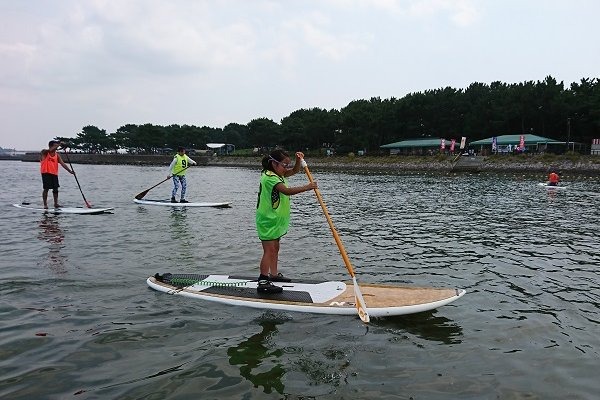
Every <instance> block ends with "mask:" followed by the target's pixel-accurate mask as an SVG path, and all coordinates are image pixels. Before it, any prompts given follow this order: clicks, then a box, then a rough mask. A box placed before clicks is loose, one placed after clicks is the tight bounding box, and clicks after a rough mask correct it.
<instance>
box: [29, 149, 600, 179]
mask: <svg viewBox="0 0 600 400" xmlns="http://www.w3.org/2000/svg"><path fill="white" fill-rule="evenodd" d="M69 157H70V161H71V162H72V163H74V164H125V165H168V164H169V163H170V162H171V160H172V156H170V155H120V154H71V155H70V156H69ZM192 158H194V160H196V161H197V162H198V163H199V164H200V165H211V166H224V167H247V168H256V169H260V168H261V157H236V156H212V157H209V156H195V157H192ZM22 161H30V162H34V161H35V162H37V161H39V154H38V153H27V154H25V156H24V157H23V158H22ZM306 161H307V162H308V165H309V166H310V167H311V168H315V169H327V170H339V171H348V170H354V171H387V172H390V173H397V172H402V171H442V172H443V171H447V172H451V171H472V172H487V171H489V172H494V171H502V172H543V173H548V172H549V170H551V169H556V170H557V171H559V173H580V174H590V175H600V156H591V155H588V156H581V155H577V154H568V155H562V156H556V155H551V154H546V155H497V156H488V157H481V156H478V157H469V156H463V157H461V158H460V159H459V160H458V162H454V158H453V157H450V156H448V157H445V156H423V157H419V156H379V157H371V156H369V157H364V156H336V157H310V156H307V157H306Z"/></svg>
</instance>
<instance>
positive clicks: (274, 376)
mask: <svg viewBox="0 0 600 400" xmlns="http://www.w3.org/2000/svg"><path fill="white" fill-rule="evenodd" d="M282 323H283V321H281V320H272V319H269V320H262V321H260V326H261V327H262V331H260V332H259V333H257V334H255V335H252V336H250V337H249V338H248V339H247V340H245V341H243V342H241V343H240V344H239V345H237V346H235V347H230V348H229V349H227V355H228V356H229V364H231V365H239V366H240V375H241V376H242V377H244V378H246V379H247V380H249V381H250V382H252V384H254V387H256V388H258V387H259V386H262V388H263V391H264V392H265V393H271V392H272V391H273V390H275V391H277V393H279V394H283V389H284V386H283V383H282V381H281V378H282V377H283V375H284V374H285V369H284V368H283V366H282V364H281V360H280V359H281V356H282V354H283V350H281V349H277V348H273V347H272V341H271V338H272V336H273V335H274V334H275V333H277V325H279V324H282Z"/></svg>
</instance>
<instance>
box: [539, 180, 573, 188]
mask: <svg viewBox="0 0 600 400" xmlns="http://www.w3.org/2000/svg"><path fill="white" fill-rule="evenodd" d="M538 186H541V187H545V188H546V189H558V190H560V189H566V188H567V186H553V185H548V182H540V183H538Z"/></svg>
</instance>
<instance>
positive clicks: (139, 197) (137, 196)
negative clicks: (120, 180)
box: [135, 190, 148, 200]
mask: <svg viewBox="0 0 600 400" xmlns="http://www.w3.org/2000/svg"><path fill="white" fill-rule="evenodd" d="M146 194H148V190H144V191H143V192H142V193H139V194H137V195H136V196H135V198H136V200H141V199H142V198H143V197H144V196H145V195H146Z"/></svg>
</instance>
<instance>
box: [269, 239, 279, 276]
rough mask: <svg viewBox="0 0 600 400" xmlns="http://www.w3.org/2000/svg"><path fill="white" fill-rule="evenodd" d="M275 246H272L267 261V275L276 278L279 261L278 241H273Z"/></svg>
mask: <svg viewBox="0 0 600 400" xmlns="http://www.w3.org/2000/svg"><path fill="white" fill-rule="evenodd" d="M274 242H275V244H274V245H273V247H274V249H273V251H272V254H271V259H270V260H269V262H270V265H269V273H270V274H271V276H277V262H278V260H279V243H280V240H274Z"/></svg>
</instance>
